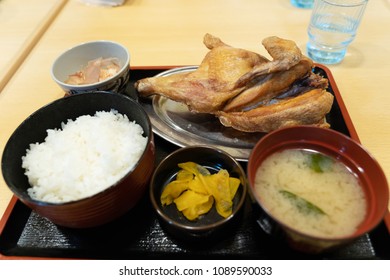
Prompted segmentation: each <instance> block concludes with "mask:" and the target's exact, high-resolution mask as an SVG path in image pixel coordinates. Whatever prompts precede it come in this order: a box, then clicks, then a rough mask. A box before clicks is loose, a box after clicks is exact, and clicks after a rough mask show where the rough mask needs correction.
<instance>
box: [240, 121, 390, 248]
mask: <svg viewBox="0 0 390 280" xmlns="http://www.w3.org/2000/svg"><path fill="white" fill-rule="evenodd" d="M285 149H304V150H310V151H316V152H320V153H323V154H326V155H327V156H330V157H332V158H334V159H336V160H337V161H339V162H342V163H343V164H344V165H345V166H346V167H347V168H349V170H351V172H352V173H353V174H354V175H355V177H356V178H357V179H358V181H359V182H360V186H361V187H362V189H363V192H364V195H365V198H366V205H367V206H366V215H365V218H364V220H363V221H362V222H361V224H360V225H359V226H358V227H357V230H356V231H355V232H354V233H353V234H350V235H348V236H342V237H338V238H324V237H317V236H313V235H310V234H306V233H303V232H300V231H299V230H298V229H294V228H292V227H291V226H288V225H287V224H286V223H285V222H284V221H283V219H277V218H276V217H275V216H274V215H273V213H272V211H270V209H267V207H266V206H264V202H265V198H264V197H263V196H261V195H259V193H258V192H257V191H256V187H255V178H256V172H257V170H258V168H259V166H260V165H261V164H262V162H263V161H264V160H265V159H266V158H267V157H268V156H270V155H271V154H273V153H275V152H279V151H283V150H285ZM247 174H248V180H249V185H250V191H251V194H252V196H253V197H254V199H255V203H256V204H257V205H258V206H260V210H262V212H261V213H262V214H261V216H262V217H265V219H266V220H265V221H263V222H264V223H263V224H265V225H267V227H263V229H264V230H265V231H266V232H267V233H269V234H273V233H276V232H282V233H283V234H281V235H279V236H283V238H286V239H285V240H286V241H287V243H288V244H289V245H290V246H291V247H292V248H294V249H296V250H299V251H302V252H306V253H320V252H323V251H325V250H330V249H333V248H336V247H339V246H342V245H345V244H347V243H349V242H352V241H354V240H355V239H357V238H358V237H360V236H362V235H364V234H366V233H368V232H370V231H371V230H372V229H374V228H375V227H376V226H377V225H378V224H379V223H380V222H381V221H382V219H383V217H384V215H385V214H386V213H387V207H388V201H389V190H388V184H387V181H386V178H385V175H384V173H383V171H382V169H381V167H380V166H379V164H378V162H377V161H376V160H375V159H374V158H373V157H372V156H371V155H370V153H369V152H368V151H367V150H366V149H364V148H363V147H362V146H361V145H360V144H359V143H357V142H356V141H354V140H353V139H351V138H349V137H347V136H345V135H344V134H341V133H339V132H337V131H335V130H332V129H325V128H318V127H314V126H296V127H289V128H284V129H280V130H276V131H274V132H271V133H269V134H267V135H266V136H264V137H263V138H262V139H261V140H260V141H259V142H258V143H257V144H256V145H255V147H254V149H253V150H252V153H251V155H250V157H249V160H248V167H247ZM259 176H260V173H259ZM313 183H315V182H313ZM259 224H260V225H261V224H262V222H261V221H260V223H259ZM269 225H273V227H272V228H271V227H270V226H269Z"/></svg>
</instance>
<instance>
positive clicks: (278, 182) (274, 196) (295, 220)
mask: <svg viewBox="0 0 390 280" xmlns="http://www.w3.org/2000/svg"><path fill="white" fill-rule="evenodd" d="M307 162H308V154H307V152H304V151H303V150H295V149H291V150H284V151H282V152H278V153H274V154H272V155H271V156H269V157H268V158H267V159H266V160H265V161H264V162H263V163H262V164H261V165H260V167H259V169H258V170H257V173H256V179H255V190H256V192H257V194H258V195H259V197H260V198H261V201H262V203H263V204H264V206H265V207H266V208H267V209H268V211H269V212H270V213H271V214H272V215H273V216H274V217H276V218H277V219H280V220H281V221H283V222H284V223H285V224H287V225H289V226H290V227H292V228H295V229H297V230H299V231H301V232H305V233H308V234H313V235H315V236H321V237H341V236H346V235H350V234H352V233H353V232H355V231H356V229H357V227H358V226H359V224H360V223H361V222H362V221H363V219H364V217H365V214H366V201H365V195H364V192H363V189H362V187H361V186H360V184H359V181H358V179H357V178H356V177H355V176H354V174H353V173H352V172H351V171H349V170H348V169H347V168H346V166H344V164H342V163H340V162H337V161H334V162H333V164H332V166H331V167H330V168H329V170H327V171H324V172H323V173H318V172H314V171H313V170H312V169H311V168H310V167H309V166H308V164H307ZM281 190H285V191H289V192H291V193H293V194H296V195H298V196H299V197H301V198H303V199H305V200H306V201H309V202H311V203H313V204H314V205H316V206H317V207H319V208H320V209H321V210H323V211H324V212H325V213H326V214H325V215H313V214H312V215H307V214H303V213H302V212H300V211H299V209H297V207H296V206H295V205H294V204H293V203H291V200H290V199H287V198H286V197H285V196H283V195H282V194H281Z"/></svg>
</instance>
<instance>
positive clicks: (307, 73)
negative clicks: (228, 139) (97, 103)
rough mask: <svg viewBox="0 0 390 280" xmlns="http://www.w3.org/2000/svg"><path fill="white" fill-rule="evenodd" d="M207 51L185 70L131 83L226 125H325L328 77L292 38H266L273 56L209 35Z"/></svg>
mask: <svg viewBox="0 0 390 280" xmlns="http://www.w3.org/2000/svg"><path fill="white" fill-rule="evenodd" d="M204 44H205V45H206V47H207V48H208V49H210V51H209V52H208V53H207V54H206V56H205V58H204V59H203V61H202V62H201V64H200V65H199V67H198V69H197V70H195V71H193V72H189V73H179V74H173V75H170V76H160V77H151V78H145V79H141V80H139V81H137V82H136V83H135V87H136V89H137V90H138V92H139V94H140V95H141V96H150V95H153V94H159V95H162V96H165V97H167V98H169V99H172V100H175V101H178V102H182V103H184V104H186V105H187V106H188V107H189V109H190V110H191V111H194V112H201V113H211V114H214V115H216V116H217V117H218V118H219V119H220V121H221V123H222V124H223V125H225V126H230V127H233V128H235V129H237V130H241V131H246V132H268V131H271V130H274V129H277V128H280V127H284V126H290V125H296V124H314V125H320V126H324V127H326V126H328V125H327V123H326V121H324V117H325V115H326V114H327V113H328V112H329V111H330V109H331V106H332V103H333V95H332V94H330V93H329V92H326V90H324V89H325V88H326V87H327V85H328V84H327V80H326V79H324V78H322V77H320V76H319V75H316V74H314V73H313V72H312V68H313V62H312V61H311V60H310V59H309V58H307V57H305V56H304V55H302V53H301V51H300V50H299V48H298V47H297V46H296V44H295V43H294V42H293V41H291V40H286V39H282V38H278V37H276V36H272V37H268V38H265V39H264V40H263V41H262V44H263V46H264V47H265V49H266V50H267V51H268V53H269V55H270V56H271V57H272V60H269V59H267V58H266V57H264V56H262V55H260V54H257V53H255V52H251V51H247V50H244V49H239V48H234V47H232V46H229V45H227V44H225V43H224V42H222V41H221V40H220V39H219V38H217V37H214V36H212V35H210V34H206V35H205V37H204Z"/></svg>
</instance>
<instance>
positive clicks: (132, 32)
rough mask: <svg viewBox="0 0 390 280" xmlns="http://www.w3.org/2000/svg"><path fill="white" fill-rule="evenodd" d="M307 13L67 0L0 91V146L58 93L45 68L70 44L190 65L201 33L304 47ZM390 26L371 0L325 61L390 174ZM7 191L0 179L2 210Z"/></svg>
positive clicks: (136, 59) (236, 41)
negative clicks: (344, 47) (274, 39)
mask: <svg viewBox="0 0 390 280" xmlns="http://www.w3.org/2000/svg"><path fill="white" fill-rule="evenodd" d="M3 1H4V0H3ZM8 2H17V1H11V0H8ZM10 6H11V7H10V8H9V9H11V11H12V5H10ZM1 7H2V6H1V2H0V8H1ZM309 18H310V10H301V9H297V8H293V7H292V6H291V5H290V4H289V1H288V0H277V1H267V0H228V1H227V0H214V1H208V0H197V1H182V0H165V1H156V0H154V1H153V0H142V1H141V0H127V1H126V3H125V5H124V6H121V7H116V8H107V7H93V6H86V5H84V4H82V3H80V2H79V1H68V2H67V3H66V5H65V6H64V8H63V9H62V10H61V12H60V13H59V14H58V15H57V16H56V18H55V19H54V20H53V21H52V23H51V25H50V26H49V27H48V28H47V30H46V31H45V32H44V34H43V35H42V37H41V38H40V40H39V41H38V42H37V44H36V46H35V47H34V48H33V49H32V50H31V53H29V55H28V56H26V58H25V60H24V62H23V63H22V64H21V66H20V68H19V69H18V70H17V71H16V72H15V73H14V75H13V76H12V78H11V79H10V80H9V82H8V83H7V85H6V86H5V87H4V89H3V90H2V92H1V93H0V128H1V130H0V153H1V152H2V150H3V148H4V145H5V143H6V141H7V140H8V138H9V136H10V135H11V133H12V132H13V131H14V129H15V128H16V127H17V126H18V125H19V124H20V122H22V121H23V120H24V119H25V118H26V117H27V116H28V115H30V114H31V113H32V112H33V111H35V110H37V109H38V108H40V107H41V106H43V105H45V104H46V103H48V102H50V101H52V100H55V99H57V98H60V97H62V96H63V92H62V91H61V89H60V88H59V87H58V86H57V85H56V84H55V83H54V81H52V79H51V76H50V67H51V65H52V63H53V61H54V59H55V58H56V57H57V56H58V55H59V54H60V53H61V52H62V51H64V50H65V49H67V48H70V47H72V46H74V45H76V44H79V43H81V42H85V41H91V40H98V39H106V40H114V41H117V42H119V43H122V44H123V45H125V46H127V47H128V49H129V51H130V53H131V65H132V66H164V65H165V66H166V65H194V64H199V63H200V62H201V60H202V58H203V57H204V55H205V54H206V52H207V49H206V47H205V46H203V44H202V40H203V35H204V34H205V33H206V32H208V33H211V34H213V35H216V36H218V37H220V38H221V39H222V40H223V41H225V42H226V43H228V44H230V45H232V46H236V47H241V48H246V49H249V50H253V51H256V52H260V53H262V54H266V52H265V50H264V49H263V47H262V45H261V40H262V39H263V38H264V37H267V36H270V35H277V36H280V37H284V38H288V39H292V40H294V41H296V42H297V44H298V46H299V47H301V48H302V50H305V44H306V41H307V33H306V29H307V24H308V22H309ZM388 26H390V1H388V0H378V1H370V2H369V4H368V7H367V10H366V13H365V15H364V18H363V21H362V24H361V26H360V29H359V32H358V35H357V38H356V40H355V41H354V42H353V43H352V45H351V46H350V48H349V49H348V54H347V56H346V58H345V60H344V61H343V62H342V63H340V64H339V65H334V66H329V68H330V69H331V71H332V73H333V76H334V78H335V80H336V83H337V85H338V87H339V90H340V92H341V95H342V97H343V99H344V102H345V104H346V107H347V109H348V111H349V114H350V116H351V118H352V120H353V123H354V125H355V128H356V130H357V133H358V135H359V138H360V140H361V142H362V144H363V145H364V146H365V147H366V148H367V149H368V150H369V151H371V153H372V154H373V155H374V156H375V157H376V158H377V160H378V161H379V163H380V164H381V165H382V167H383V169H384V171H385V173H386V176H387V177H388V178H390V152H389V151H390V141H389V140H390V129H389V123H390V110H389V108H390V94H389V93H388V90H387V86H386V84H387V81H388V80H389V78H388V76H389V74H388V73H389V70H390V35H389V33H388ZM0 47H1V50H3V48H4V47H3V46H0ZM10 198H11V193H10V191H9V190H8V188H7V187H6V185H5V183H4V180H3V179H0V215H1V214H2V213H3V212H4V210H5V208H6V206H7V205H8V202H9V200H10Z"/></svg>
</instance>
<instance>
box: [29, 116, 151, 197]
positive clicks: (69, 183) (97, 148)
mask: <svg viewBox="0 0 390 280" xmlns="http://www.w3.org/2000/svg"><path fill="white" fill-rule="evenodd" d="M143 133H144V131H143V129H142V127H141V126H140V125H139V124H137V123H135V122H131V121H129V119H128V118H127V116H126V115H122V114H119V113H118V112H117V111H115V110H111V111H109V112H105V111H98V112H96V113H95V115H93V116H90V115H84V116H80V117H78V118H77V119H76V120H68V121H67V122H66V123H62V124H61V129H48V130H47V137H46V138H45V140H44V142H42V143H33V144H30V147H29V149H27V151H26V155H25V156H23V157H22V167H23V168H24V169H25V175H26V176H27V177H28V181H29V183H30V185H31V188H29V189H28V194H29V195H30V197H31V198H33V199H36V200H40V201H46V202H53V203H59V202H69V201H74V200H79V199H82V198H85V197H88V196H91V195H94V194H96V193H98V192H100V191H102V190H104V189H106V188H108V187H109V186H111V185H112V184H114V183H116V182H117V181H118V180H119V179H121V178H122V177H123V176H125V175H126V174H127V173H128V172H129V171H130V170H131V169H132V168H133V167H134V166H135V164H136V163H137V162H138V160H139V158H140V157H141V156H142V154H143V152H144V150H145V148H146V145H147V137H144V136H143Z"/></svg>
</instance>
